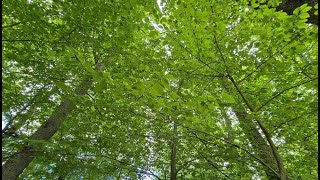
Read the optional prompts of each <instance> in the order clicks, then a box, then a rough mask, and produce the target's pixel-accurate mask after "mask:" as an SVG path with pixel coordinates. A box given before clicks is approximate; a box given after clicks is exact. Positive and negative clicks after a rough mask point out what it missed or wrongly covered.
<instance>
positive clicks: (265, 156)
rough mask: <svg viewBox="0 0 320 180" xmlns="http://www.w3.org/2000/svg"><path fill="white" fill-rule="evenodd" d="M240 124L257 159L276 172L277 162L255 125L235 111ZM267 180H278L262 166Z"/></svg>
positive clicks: (267, 168)
mask: <svg viewBox="0 0 320 180" xmlns="http://www.w3.org/2000/svg"><path fill="white" fill-rule="evenodd" d="M235 113H236V115H237V118H238V120H239V122H240V127H241V129H242V130H243V131H244V133H245V134H246V136H247V137H248V139H249V141H250V143H251V144H252V146H253V148H254V149H255V150H256V152H257V155H258V157H259V159H261V160H262V161H263V162H264V163H266V164H267V165H269V166H270V167H271V168H272V169H273V170H275V171H277V169H278V168H277V162H276V160H275V158H274V156H273V154H272V152H271V149H270V147H269V145H268V144H267V142H266V141H265V140H264V138H263V137H262V135H261V134H260V133H259V131H258V129H257V127H256V123H255V122H254V121H253V120H248V119H246V115H247V114H246V113H244V112H238V111H235ZM263 169H264V171H265V172H266V174H267V176H268V179H269V180H279V177H278V175H277V174H275V173H274V172H272V171H271V170H270V168H269V167H266V166H264V167H263Z"/></svg>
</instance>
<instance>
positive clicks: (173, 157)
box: [170, 122, 178, 180]
mask: <svg viewBox="0 0 320 180" xmlns="http://www.w3.org/2000/svg"><path fill="white" fill-rule="evenodd" d="M176 135H177V124H176V123H175V122H174V124H173V138H172V144H171V158H170V159H171V162H170V180H176V179H177V167H176V165H177V159H176V155H177V144H178V139H177V137H176Z"/></svg>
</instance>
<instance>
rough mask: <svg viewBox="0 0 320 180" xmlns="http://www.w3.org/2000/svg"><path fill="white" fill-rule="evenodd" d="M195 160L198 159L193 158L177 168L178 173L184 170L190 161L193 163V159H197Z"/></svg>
mask: <svg viewBox="0 0 320 180" xmlns="http://www.w3.org/2000/svg"><path fill="white" fill-rule="evenodd" d="M195 160H196V159H191V160H189V161H187V162H185V163H184V164H183V165H181V166H180V167H179V168H178V169H177V171H176V174H178V172H179V171H181V170H182V169H183V168H184V167H186V166H187V165H188V164H189V163H191V162H192V161H195Z"/></svg>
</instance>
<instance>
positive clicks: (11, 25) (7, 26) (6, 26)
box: [2, 22, 21, 29]
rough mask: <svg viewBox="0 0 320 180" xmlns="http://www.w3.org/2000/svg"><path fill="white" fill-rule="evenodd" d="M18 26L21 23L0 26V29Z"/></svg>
mask: <svg viewBox="0 0 320 180" xmlns="http://www.w3.org/2000/svg"><path fill="white" fill-rule="evenodd" d="M19 24H21V22H16V23H13V24H10V25H5V26H2V29H5V28H9V27H13V26H16V25H19Z"/></svg>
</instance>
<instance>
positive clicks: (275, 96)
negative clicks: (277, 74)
mask: <svg viewBox="0 0 320 180" xmlns="http://www.w3.org/2000/svg"><path fill="white" fill-rule="evenodd" d="M316 79H318V77H316V78H313V79H309V80H308V81H305V82H302V83H299V84H297V85H294V86H291V87H289V88H286V89H284V90H282V91H280V92H278V93H277V94H276V95H274V96H273V97H272V98H270V99H269V100H267V101H266V102H265V103H263V104H262V105H261V106H260V107H259V108H258V109H257V111H259V110H261V109H262V108H263V107H264V106H266V105H268V103H270V102H271V101H272V100H274V99H275V98H277V97H278V96H280V95H281V94H283V93H285V92H286V91H289V90H290V89H293V88H296V87H299V86H301V85H303V84H306V83H309V82H311V81H314V80H316Z"/></svg>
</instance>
